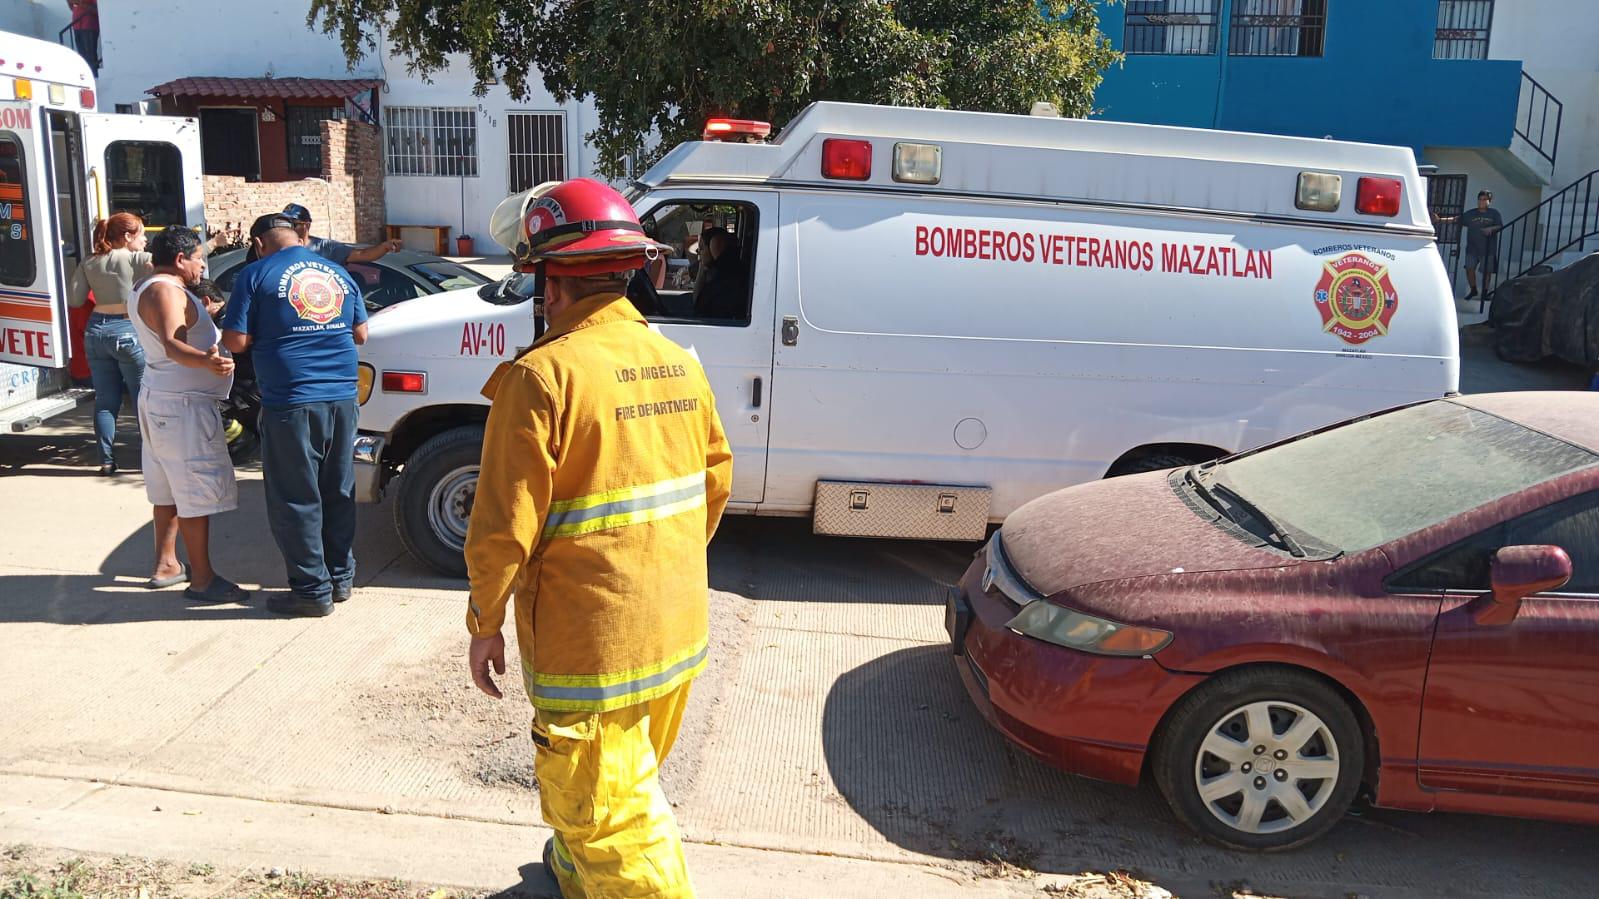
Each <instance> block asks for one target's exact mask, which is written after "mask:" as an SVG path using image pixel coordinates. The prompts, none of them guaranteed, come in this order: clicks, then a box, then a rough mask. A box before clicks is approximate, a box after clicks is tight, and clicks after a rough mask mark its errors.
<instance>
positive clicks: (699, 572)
mask: <svg viewBox="0 0 1599 899" xmlns="http://www.w3.org/2000/svg"><path fill="white" fill-rule="evenodd" d="M538 191H544V192H543V193H542V195H541V196H539V197H538V199H537V201H536V202H534V203H533V204H532V205H531V206H529V207H527V209H526V213H525V216H524V217H523V220H522V221H523V224H522V226H521V233H520V235H519V236H518V237H517V238H514V239H513V238H509V237H508V238H507V239H508V240H510V241H511V243H513V244H516V245H518V253H517V257H518V258H517V268H518V269H519V270H521V271H528V270H530V269H535V268H537V269H540V270H542V271H543V273H544V276H545V301H544V312H545V318H546V321H547V324H548V330H547V331H546V332H545V333H544V335H543V336H542V337H540V338H539V339H538V340H537V341H536V342H535V343H534V344H533V346H532V348H531V349H529V350H528V351H527V352H525V353H523V354H522V355H521V356H520V357H518V358H517V359H516V360H515V361H512V362H507V363H503V364H501V365H500V367H499V368H498V369H496V371H495V372H494V375H493V376H492V377H491V378H490V379H489V382H488V383H487V384H486V385H485V386H484V388H483V393H484V395H485V396H487V397H489V398H490V400H492V406H491V408H490V411H489V418H488V423H487V426H486V428H485V432H484V437H483V459H482V472H481V474H480V476H479V480H478V485H477V494H476V498H475V501H474V505H473V509H472V518H471V525H470V528H469V530H468V532H467V538H466V563H467V572H468V575H469V576H470V579H471V585H470V604H469V607H468V610H467V616H466V624H467V629H468V630H469V631H470V632H471V634H472V643H471V648H470V652H469V665H470V667H471V672H472V679H473V681H474V682H475V683H476V684H477V685H478V687H479V688H480V689H481V690H483V692H485V693H487V694H489V695H490V696H493V697H495V698H499V697H500V696H501V695H502V694H501V692H500V689H499V687H498V686H497V685H496V684H495V682H494V677H493V674H491V672H490V668H491V667H492V669H493V673H494V674H504V673H505V638H504V637H503V636H502V635H501V628H502V627H503V625H504V622H505V617H506V604H507V602H508V601H509V600H510V598H511V596H512V594H515V597H516V606H515V608H516V612H515V615H516V634H517V644H518V648H519V649H520V651H521V656H522V664H521V668H522V682H523V686H524V688H525V689H526V691H527V695H528V698H529V699H530V700H531V701H532V703H533V709H534V711H533V743H534V746H535V751H534V752H535V759H534V770H535V772H536V773H537V775H538V779H539V797H540V802H541V805H542V809H543V813H544V820H545V822H546V823H548V824H549V825H550V827H551V828H553V829H554V831H555V836H554V837H553V838H552V839H551V840H550V842H549V843H548V844H546V846H545V850H544V860H545V866H546V870H547V871H548V872H550V873H551V875H552V876H553V877H554V878H555V880H556V883H557V884H558V885H559V886H560V889H561V892H562V893H563V894H564V895H565V896H567V897H569V899H570V897H576V896H661V897H685V896H692V895H693V887H692V885H691V884H690V882H689V878H688V872H687V867H686V865H685V863H684V860H683V849H682V841H681V838H680V836H679V834H678V830H677V823H676V821H675V820H674V818H673V815H672V806H671V804H670V803H669V802H668V801H667V799H666V797H665V795H663V794H662V792H661V787H660V782H659V780H658V777H657V775H658V772H659V767H660V763H661V761H662V760H664V759H665V758H666V756H667V754H668V753H669V752H670V751H671V748H672V744H673V742H674V740H675V739H676V737H677V732H678V728H679V725H680V724H681V722H682V716H683V711H684V708H685V706H686V704H687V699H688V692H689V686H690V683H691V681H692V680H693V678H694V677H695V676H696V675H698V674H699V672H700V671H701V670H702V669H703V668H704V666H705V661H706V652H707V643H708V612H709V609H708V603H707V583H706V550H705V548H706V544H707V543H708V542H709V541H710V538H711V535H712V534H714V533H715V531H716V526H717V523H718V522H719V521H720V519H721V515H722V510H723V508H724V507H725V506H726V505H727V499H728V491H729V485H730V483H731V479H732V454H731V452H730V451H729V449H728V445H727V440H726V439H725V437H724V436H723V433H722V426H721V422H720V421H719V420H718V418H717V415H716V399H715V397H713V396H712V395H711V389H710V385H709V384H708V383H707V381H706V379H705V373H704V371H703V370H702V369H701V368H700V365H699V363H698V362H696V361H695V359H694V357H693V356H691V355H690V354H689V353H688V352H687V351H685V350H684V349H682V348H681V347H679V346H678V345H677V344H675V343H673V342H672V341H670V340H669V339H667V338H665V337H663V336H661V335H660V334H658V333H656V332H654V331H652V330H650V328H649V326H648V325H647V324H646V323H645V321H644V319H643V318H642V317H641V316H640V315H639V314H638V312H637V310H635V309H634V308H633V305H632V304H631V303H629V302H628V300H627V298H626V297H625V296H624V294H625V291H626V290H627V285H628V280H629V276H630V274H631V273H632V272H633V271H635V270H637V269H639V268H642V267H644V265H645V264H646V262H647V261H649V260H650V259H652V258H654V257H656V255H657V254H658V253H659V251H660V249H661V248H660V245H659V244H656V243H655V242H654V241H652V240H650V239H649V238H648V237H646V236H645V234H644V233H643V229H642V228H640V227H639V223H638V218H637V217H636V216H635V215H634V212H633V209H632V207H631V206H629V205H628V203H627V201H625V200H624V199H622V197H621V196H620V195H619V194H617V193H616V191H614V190H612V189H611V188H609V187H607V186H605V185H603V184H601V183H599V182H597V181H591V180H589V179H584V178H580V179H577V180H574V181H567V182H564V183H561V184H559V185H555V186H553V187H549V188H548V189H547V190H546V189H545V188H542V187H541V188H539V189H536V191H535V192H536V193H537V192H538Z"/></svg>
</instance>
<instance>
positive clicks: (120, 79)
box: [99, 0, 403, 110]
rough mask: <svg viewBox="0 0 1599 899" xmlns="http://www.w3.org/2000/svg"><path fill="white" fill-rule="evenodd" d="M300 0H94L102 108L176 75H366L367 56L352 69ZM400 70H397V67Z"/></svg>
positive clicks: (135, 97)
mask: <svg viewBox="0 0 1599 899" xmlns="http://www.w3.org/2000/svg"><path fill="white" fill-rule="evenodd" d="M307 8H308V4H307V3H306V2H305V0H266V2H254V3H222V4H218V3H214V2H213V3H202V2H196V0H139V2H137V3H128V2H108V3H101V4H100V56H101V57H102V59H103V60H104V64H103V65H102V66H101V68H100V79H99V81H100V108H101V109H107V110H109V109H114V108H115V106H114V104H117V103H136V102H138V101H140V100H148V99H150V95H149V94H147V93H145V91H147V90H149V89H150V88H152V87H155V86H156V85H158V84H162V83H164V82H167V81H171V80H173V79H174V78H187V77H199V76H211V77H220V78H261V77H265V76H268V75H272V76H278V77H301V78H372V77H376V76H377V74H378V70H379V66H378V63H377V62H376V61H375V60H373V59H371V58H370V57H369V58H367V59H364V60H362V61H360V62H358V63H356V66H355V68H354V70H351V69H350V68H349V67H348V66H347V65H346V64H345V59H344V51H343V50H342V49H340V47H339V42H338V39H337V38H336V37H335V36H333V35H329V34H323V33H322V32H321V31H320V30H316V29H312V28H308V27H307V26H306V24H305V14H306V10H307ZM401 71H402V72H403V69H402V70H401Z"/></svg>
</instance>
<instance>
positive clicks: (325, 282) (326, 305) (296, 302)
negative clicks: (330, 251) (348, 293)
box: [289, 268, 344, 325]
mask: <svg viewBox="0 0 1599 899" xmlns="http://www.w3.org/2000/svg"><path fill="white" fill-rule="evenodd" d="M289 305H290V306H293V307H294V314H295V315H298V316H299V317H300V318H302V319H304V320H306V321H308V322H315V323H316V324H319V325H325V324H327V323H328V322H330V321H333V320H334V319H336V318H338V317H339V315H340V314H341V313H342V312H344V284H343V283H341V282H340V281H339V278H338V276H337V275H334V274H333V273H332V272H329V271H326V270H324V269H319V268H304V269H301V270H300V271H298V272H295V273H294V274H293V275H291V276H290V277H289Z"/></svg>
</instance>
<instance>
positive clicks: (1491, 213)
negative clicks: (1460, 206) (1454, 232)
mask: <svg viewBox="0 0 1599 899" xmlns="http://www.w3.org/2000/svg"><path fill="white" fill-rule="evenodd" d="M1493 201H1494V194H1493V191H1491V190H1479V191H1477V208H1476V209H1468V210H1466V211H1465V212H1462V213H1461V214H1459V215H1450V216H1443V217H1440V216H1438V215H1437V214H1434V215H1433V221H1435V222H1459V223H1460V227H1462V228H1465V229H1466V284H1467V286H1469V287H1470V288H1471V291H1470V292H1469V293H1467V294H1466V299H1468V300H1474V299H1476V298H1477V272H1478V270H1481V271H1482V289H1483V292H1484V293H1487V292H1488V291H1490V290H1492V289H1493V286H1492V282H1493V276H1494V275H1496V274H1498V273H1499V242H1498V241H1497V240H1495V239H1494V235H1495V234H1497V233H1499V229H1500V228H1503V227H1504V225H1505V220H1504V218H1503V217H1502V216H1500V215H1499V210H1497V209H1495V208H1493V205H1492V204H1493Z"/></svg>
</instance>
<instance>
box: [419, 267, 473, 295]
mask: <svg viewBox="0 0 1599 899" xmlns="http://www.w3.org/2000/svg"><path fill="white" fill-rule="evenodd" d="M410 269H411V271H413V272H415V273H416V274H417V275H418V276H419V277H421V278H422V280H424V281H426V282H427V283H428V284H430V285H432V286H433V290H434V291H435V292H437V293H443V292H444V291H446V290H460V289H461V288H463V287H477V286H479V285H481V284H487V283H489V280H490V279H489V278H488V277H486V276H484V275H482V274H480V273H478V272H475V271H472V270H471V269H469V268H467V267H466V266H464V265H457V264H456V263H454V262H419V263H417V264H416V265H413V266H410Z"/></svg>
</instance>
